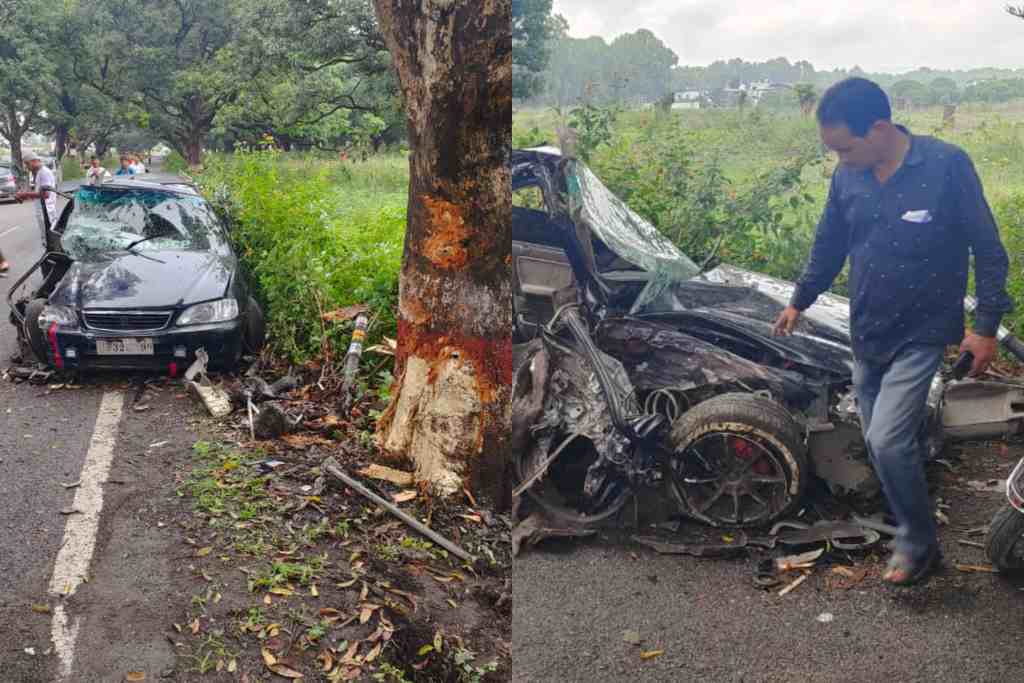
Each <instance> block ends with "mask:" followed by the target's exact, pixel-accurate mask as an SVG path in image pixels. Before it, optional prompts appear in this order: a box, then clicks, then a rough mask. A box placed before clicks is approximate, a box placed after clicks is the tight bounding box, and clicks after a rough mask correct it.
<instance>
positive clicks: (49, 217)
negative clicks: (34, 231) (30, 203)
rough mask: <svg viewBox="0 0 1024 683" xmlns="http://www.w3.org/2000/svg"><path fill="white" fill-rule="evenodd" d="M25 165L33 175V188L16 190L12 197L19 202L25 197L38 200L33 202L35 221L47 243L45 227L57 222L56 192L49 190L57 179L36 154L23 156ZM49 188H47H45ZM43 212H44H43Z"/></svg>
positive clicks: (53, 186) (55, 185)
mask: <svg viewBox="0 0 1024 683" xmlns="http://www.w3.org/2000/svg"><path fill="white" fill-rule="evenodd" d="M23 160H24V162H25V166H26V167H27V168H28V170H29V171H30V172H31V173H32V175H33V177H34V182H33V190H32V191H30V192H18V193H16V194H15V195H14V198H15V199H17V200H18V201H19V202H23V201H25V200H26V199H35V200H38V201H36V202H35V210H36V222H37V223H38V224H39V230H40V232H41V233H42V235H43V239H44V242H45V243H47V244H48V243H49V240H48V239H47V238H48V235H47V232H46V230H47V227H53V226H54V225H55V224H56V223H57V194H56V192H52V191H50V190H55V189H57V179H56V178H55V177H54V175H53V171H51V170H50V169H49V168H47V167H46V165H45V164H44V163H43V160H42V159H41V158H40V157H39V155H38V154H35V153H34V152H29V153H28V154H26V155H25V156H24V158H23ZM47 188H49V189H47ZM44 212H45V213H44Z"/></svg>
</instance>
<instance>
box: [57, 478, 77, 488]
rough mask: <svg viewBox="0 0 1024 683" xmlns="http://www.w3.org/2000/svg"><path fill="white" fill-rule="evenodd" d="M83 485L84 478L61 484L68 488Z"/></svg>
mask: <svg viewBox="0 0 1024 683" xmlns="http://www.w3.org/2000/svg"><path fill="white" fill-rule="evenodd" d="M81 485H82V480H81V479H79V480H78V481H73V482H71V483H70V484H61V486H63V487H64V488H66V489H74V488H78V487H79V486H81Z"/></svg>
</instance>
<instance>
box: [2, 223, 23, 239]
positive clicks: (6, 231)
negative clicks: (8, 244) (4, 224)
mask: <svg viewBox="0 0 1024 683" xmlns="http://www.w3.org/2000/svg"><path fill="white" fill-rule="evenodd" d="M19 228H21V226H20V225H15V226H14V227H13V228H11V229H10V230H5V231H3V232H0V237H6V236H7V235H10V234H11V233H12V232H14V231H15V230H18V229H19Z"/></svg>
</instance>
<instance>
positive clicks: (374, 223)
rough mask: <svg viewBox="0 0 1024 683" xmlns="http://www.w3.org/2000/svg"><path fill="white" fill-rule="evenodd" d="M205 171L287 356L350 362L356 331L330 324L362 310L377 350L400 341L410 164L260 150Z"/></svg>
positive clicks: (216, 161) (220, 160)
mask: <svg viewBox="0 0 1024 683" xmlns="http://www.w3.org/2000/svg"><path fill="white" fill-rule="evenodd" d="M205 163H206V165H205V167H204V169H203V171H202V173H201V174H199V176H198V181H199V183H200V185H201V186H202V187H203V188H204V190H205V192H206V195H207V197H209V198H210V199H211V201H213V203H214V206H215V208H216V209H217V210H218V212H219V213H221V215H222V216H223V217H224V218H225V219H226V221H227V222H228V224H229V226H230V230H231V236H232V239H233V241H234V243H235V245H236V247H237V250H238V253H239V255H240V257H241V259H242V261H243V265H244V267H245V268H246V270H247V271H248V272H249V274H250V275H251V278H252V281H253V282H254V283H255V286H256V290H257V296H258V298H259V299H260V301H261V303H262V304H263V306H264V309H265V312H266V316H267V323H268V331H269V341H270V344H271V348H272V349H273V350H274V351H275V352H276V353H277V354H279V355H281V356H283V357H285V358H287V359H288V360H290V361H292V362H298V363H302V362H306V361H309V360H312V359H326V360H330V359H332V358H333V359H335V360H340V357H341V355H343V354H344V348H345V345H346V344H347V339H348V335H349V334H350V333H351V330H352V327H351V323H342V324H328V323H325V322H324V321H323V319H322V316H323V314H325V313H328V312H330V311H332V310H336V309H339V308H342V307H346V306H351V305H354V304H365V305H367V306H369V307H370V310H371V312H372V315H373V324H372V328H371V330H370V338H371V343H372V342H373V341H374V340H376V339H379V338H380V337H381V336H390V337H393V336H394V335H395V328H396V322H395V309H396V306H397V301H398V274H399V270H400V267H401V257H402V247H403V241H404V235H405V212H406V206H405V204H406V191H407V190H406V188H407V186H408V171H407V162H406V161H405V159H404V157H399V156H395V157H381V158H377V157H374V158H371V159H369V160H368V161H366V162H361V161H356V162H351V161H345V162H343V161H340V160H330V159H323V158H317V157H313V156H302V155H289V154H284V153H280V152H275V151H258V152H245V153H241V152H240V153H237V154H233V155H211V156H209V157H207V159H206V160H205Z"/></svg>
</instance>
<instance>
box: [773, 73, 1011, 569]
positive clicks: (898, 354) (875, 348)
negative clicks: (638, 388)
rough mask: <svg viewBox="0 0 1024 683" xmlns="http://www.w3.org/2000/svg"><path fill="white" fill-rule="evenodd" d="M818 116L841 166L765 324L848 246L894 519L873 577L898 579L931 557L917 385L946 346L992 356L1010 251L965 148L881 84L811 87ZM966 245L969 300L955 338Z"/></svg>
mask: <svg viewBox="0 0 1024 683" xmlns="http://www.w3.org/2000/svg"><path fill="white" fill-rule="evenodd" d="M817 119H818V125H819V131H820V134H821V139H822V142H823V143H824V144H825V145H826V146H827V147H828V148H829V149H831V150H832V151H834V152H835V153H836V154H837V155H838V157H839V166H838V167H837V168H836V170H835V172H834V173H833V175H832V185H831V188H830V190H829V195H828V200H827V202H826V205H825V210H824V214H823V216H822V218H821V221H820V222H819V224H818V228H817V233H816V236H815V241H814V246H813V247H812V249H811V254H810V259H809V261H808V263H807V266H806V268H805V270H804V273H803V275H802V276H801V277H800V279H799V281H798V283H797V286H796V290H795V291H794V293H793V297H792V299H791V301H790V304H789V306H788V307H786V309H785V310H784V311H783V312H782V314H781V315H780V316H779V318H778V320H777V321H776V323H775V332H776V334H783V335H788V334H791V333H793V331H794V330H795V329H796V326H797V322H798V321H799V319H800V314H801V312H802V311H804V310H806V309H807V308H808V307H810V306H811V304H813V303H814V301H815V299H817V297H818V295H819V294H821V293H822V292H824V291H825V290H827V289H828V288H829V287H831V285H832V282H833V280H834V279H835V277H836V275H838V274H839V271H840V270H841V269H842V267H843V263H844V262H845V260H846V258H847V257H849V259H850V273H849V292H850V337H851V342H852V347H853V355H854V373H853V382H854V388H855V391H856V395H857V402H858V409H859V411H860V416H861V427H862V429H863V431H864V440H865V442H866V444H867V447H868V452H869V454H870V457H871V461H872V464H873V465H874V467H875V470H876V472H877V473H878V477H879V479H880V480H881V482H882V488H883V491H884V493H885V496H886V499H887V501H888V503H889V507H890V509H891V510H892V513H893V514H894V515H895V517H896V519H897V520H898V521H899V528H900V533H899V536H898V537H897V539H896V544H895V551H894V553H893V556H892V558H891V559H890V561H889V565H888V568H887V570H886V573H885V575H884V578H885V580H886V581H888V582H890V583H893V584H898V585H908V584H911V583H914V582H916V581H918V580H920V579H922V578H924V577H925V576H927V575H928V573H929V572H930V571H931V569H932V568H933V567H934V566H935V565H936V564H938V562H939V560H940V558H941V555H940V553H939V544H938V535H937V530H936V524H935V515H934V507H933V505H932V501H931V499H930V498H929V494H928V485H927V483H926V481H925V473H924V457H925V448H924V444H923V443H922V440H921V439H920V438H919V437H920V434H921V427H922V426H923V425H922V421H923V419H924V416H925V414H926V406H927V398H928V391H929V388H930V387H931V383H932V379H933V378H934V376H935V373H936V372H937V371H938V369H939V367H940V364H941V363H942V359H943V355H944V352H945V347H946V346H947V345H950V344H960V350H961V352H968V351H969V352H971V353H972V354H973V355H974V363H973V366H972V368H971V374H972V375H978V374H980V373H982V372H984V371H985V369H986V368H987V367H988V365H989V363H990V362H991V361H992V359H993V358H994V357H995V355H996V351H997V343H996V331H997V328H998V327H999V324H1000V320H1001V318H1002V316H1003V315H1004V314H1005V313H1007V312H1008V311H1010V310H1012V308H1013V305H1012V302H1011V300H1010V297H1009V295H1008V294H1007V293H1006V276H1007V271H1008V268H1009V262H1008V258H1007V254H1006V250H1005V249H1004V247H1003V244H1002V242H1001V240H1000V237H999V230H998V228H997V227H996V224H995V220H994V219H993V217H992V212H991V210H990V209H989V205H988V202H987V201H986V200H985V196H984V193H983V191H982V186H981V182H980V180H979V178H978V174H977V172H976V171H975V168H974V164H973V163H972V162H971V160H970V158H969V157H968V156H967V154H966V153H965V152H964V151H963V150H961V149H959V148H957V147H955V146H953V145H950V144H947V143H945V142H942V141H940V140H937V139H935V138H933V137H926V136H919V135H914V134H912V133H911V132H910V131H909V130H907V129H906V128H904V127H903V126H898V125H894V124H893V123H892V111H891V108H890V105H889V99H888V97H887V96H886V95H885V93H884V92H883V91H882V89H881V88H880V87H879V86H878V85H876V84H875V83H873V82H871V81H869V80H866V79H863V78H850V79H847V80H845V81H842V82H840V83H837V84H835V85H834V86H832V87H831V88H829V89H828V91H827V92H826V93H825V94H824V95H823V96H822V99H821V101H820V103H819V104H818V110H817ZM971 254H973V255H974V269H975V282H976V289H977V296H978V306H977V310H976V314H975V315H976V318H975V328H974V331H973V332H970V333H969V334H967V335H966V337H965V335H964V296H965V294H966V291H967V270H968V265H969V257H970V255H971Z"/></svg>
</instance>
